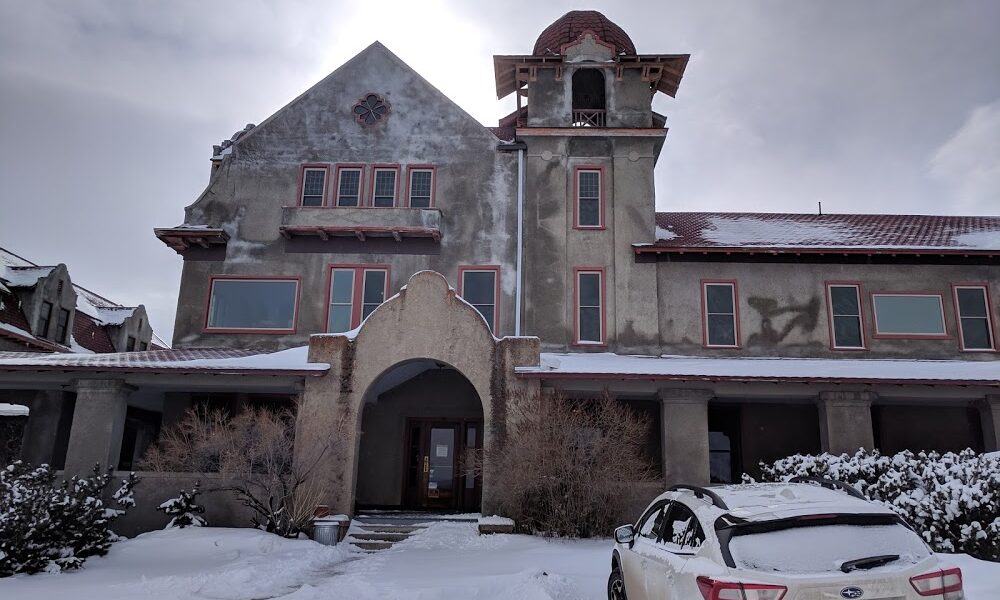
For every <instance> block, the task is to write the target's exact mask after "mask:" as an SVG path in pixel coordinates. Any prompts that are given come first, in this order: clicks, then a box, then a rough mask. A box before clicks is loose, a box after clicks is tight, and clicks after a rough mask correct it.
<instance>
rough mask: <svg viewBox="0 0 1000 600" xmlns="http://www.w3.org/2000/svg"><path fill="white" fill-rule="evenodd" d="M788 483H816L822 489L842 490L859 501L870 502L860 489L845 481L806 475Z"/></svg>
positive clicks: (794, 478) (793, 478)
mask: <svg viewBox="0 0 1000 600" xmlns="http://www.w3.org/2000/svg"><path fill="white" fill-rule="evenodd" d="M788 483H815V484H816V485H819V486H821V487H825V488H827V489H830V490H840V491H842V492H847V493H848V494H850V495H851V496H854V497H855V498H857V499H858V500H864V501H866V502H867V501H868V498H866V497H865V495H864V494H862V493H861V492H860V491H859V490H858V488H856V487H854V486H853V485H850V484H847V483H844V482H843V481H837V480H836V479H826V478H825V477H806V476H804V475H799V476H798V477H792V478H791V479H789V480H788Z"/></svg>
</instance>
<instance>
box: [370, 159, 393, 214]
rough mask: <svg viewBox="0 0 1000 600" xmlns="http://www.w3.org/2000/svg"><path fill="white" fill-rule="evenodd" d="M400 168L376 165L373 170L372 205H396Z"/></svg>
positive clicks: (387, 206) (376, 206) (385, 206)
mask: <svg viewBox="0 0 1000 600" xmlns="http://www.w3.org/2000/svg"><path fill="white" fill-rule="evenodd" d="M398 178H399V169H398V168H396V167H375V169H374V170H373V172H372V206H374V207H375V208H392V207H394V206H396V190H397V189H398V181H397V180H398Z"/></svg>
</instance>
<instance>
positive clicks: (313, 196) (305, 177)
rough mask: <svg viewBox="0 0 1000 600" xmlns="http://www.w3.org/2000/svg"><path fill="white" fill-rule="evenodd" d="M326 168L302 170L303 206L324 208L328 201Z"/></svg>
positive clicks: (305, 168)
mask: <svg viewBox="0 0 1000 600" xmlns="http://www.w3.org/2000/svg"><path fill="white" fill-rule="evenodd" d="M326 174H327V168H326V167H303V168H302V196H301V197H300V198H299V204H301V205H302V206H323V204H324V203H325V201H326Z"/></svg>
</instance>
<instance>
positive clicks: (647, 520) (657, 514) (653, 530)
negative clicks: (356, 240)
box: [637, 504, 666, 542]
mask: <svg viewBox="0 0 1000 600" xmlns="http://www.w3.org/2000/svg"><path fill="white" fill-rule="evenodd" d="M665 508H666V505H665V504H661V505H659V506H654V507H653V508H651V509H650V510H649V511H648V512H647V513H646V514H645V515H644V516H643V518H642V520H641V521H640V522H639V528H638V530H637V532H638V534H639V535H641V536H642V537H644V538H646V539H648V540H650V541H653V542H655V541H656V540H657V538H658V537H659V536H660V527H661V526H662V525H663V511H664V509H665Z"/></svg>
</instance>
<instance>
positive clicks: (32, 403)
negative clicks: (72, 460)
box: [21, 390, 69, 465]
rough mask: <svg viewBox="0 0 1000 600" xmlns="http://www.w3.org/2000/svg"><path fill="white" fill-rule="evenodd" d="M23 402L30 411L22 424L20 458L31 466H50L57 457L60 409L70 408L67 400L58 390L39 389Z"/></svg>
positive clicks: (61, 412) (61, 411) (61, 410)
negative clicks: (25, 422) (23, 424)
mask: <svg viewBox="0 0 1000 600" xmlns="http://www.w3.org/2000/svg"><path fill="white" fill-rule="evenodd" d="M28 393H30V392H28ZM26 404H27V405H28V407H29V409H30V410H31V412H30V413H28V423H27V424H26V425H25V426H24V437H23V438H22V440H23V441H22V445H21V458H22V459H23V460H24V461H25V462H27V463H31V464H33V465H40V464H42V463H46V464H50V465H51V464H53V461H55V458H56V457H55V448H56V444H57V443H58V442H57V439H58V437H59V420H60V419H61V418H62V414H63V411H65V410H69V406H68V404H69V401H68V400H67V399H66V398H65V395H64V394H63V393H62V392H61V391H59V390H39V391H37V392H34V393H33V397H32V398H31V400H29V401H28V402H27V403H26Z"/></svg>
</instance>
